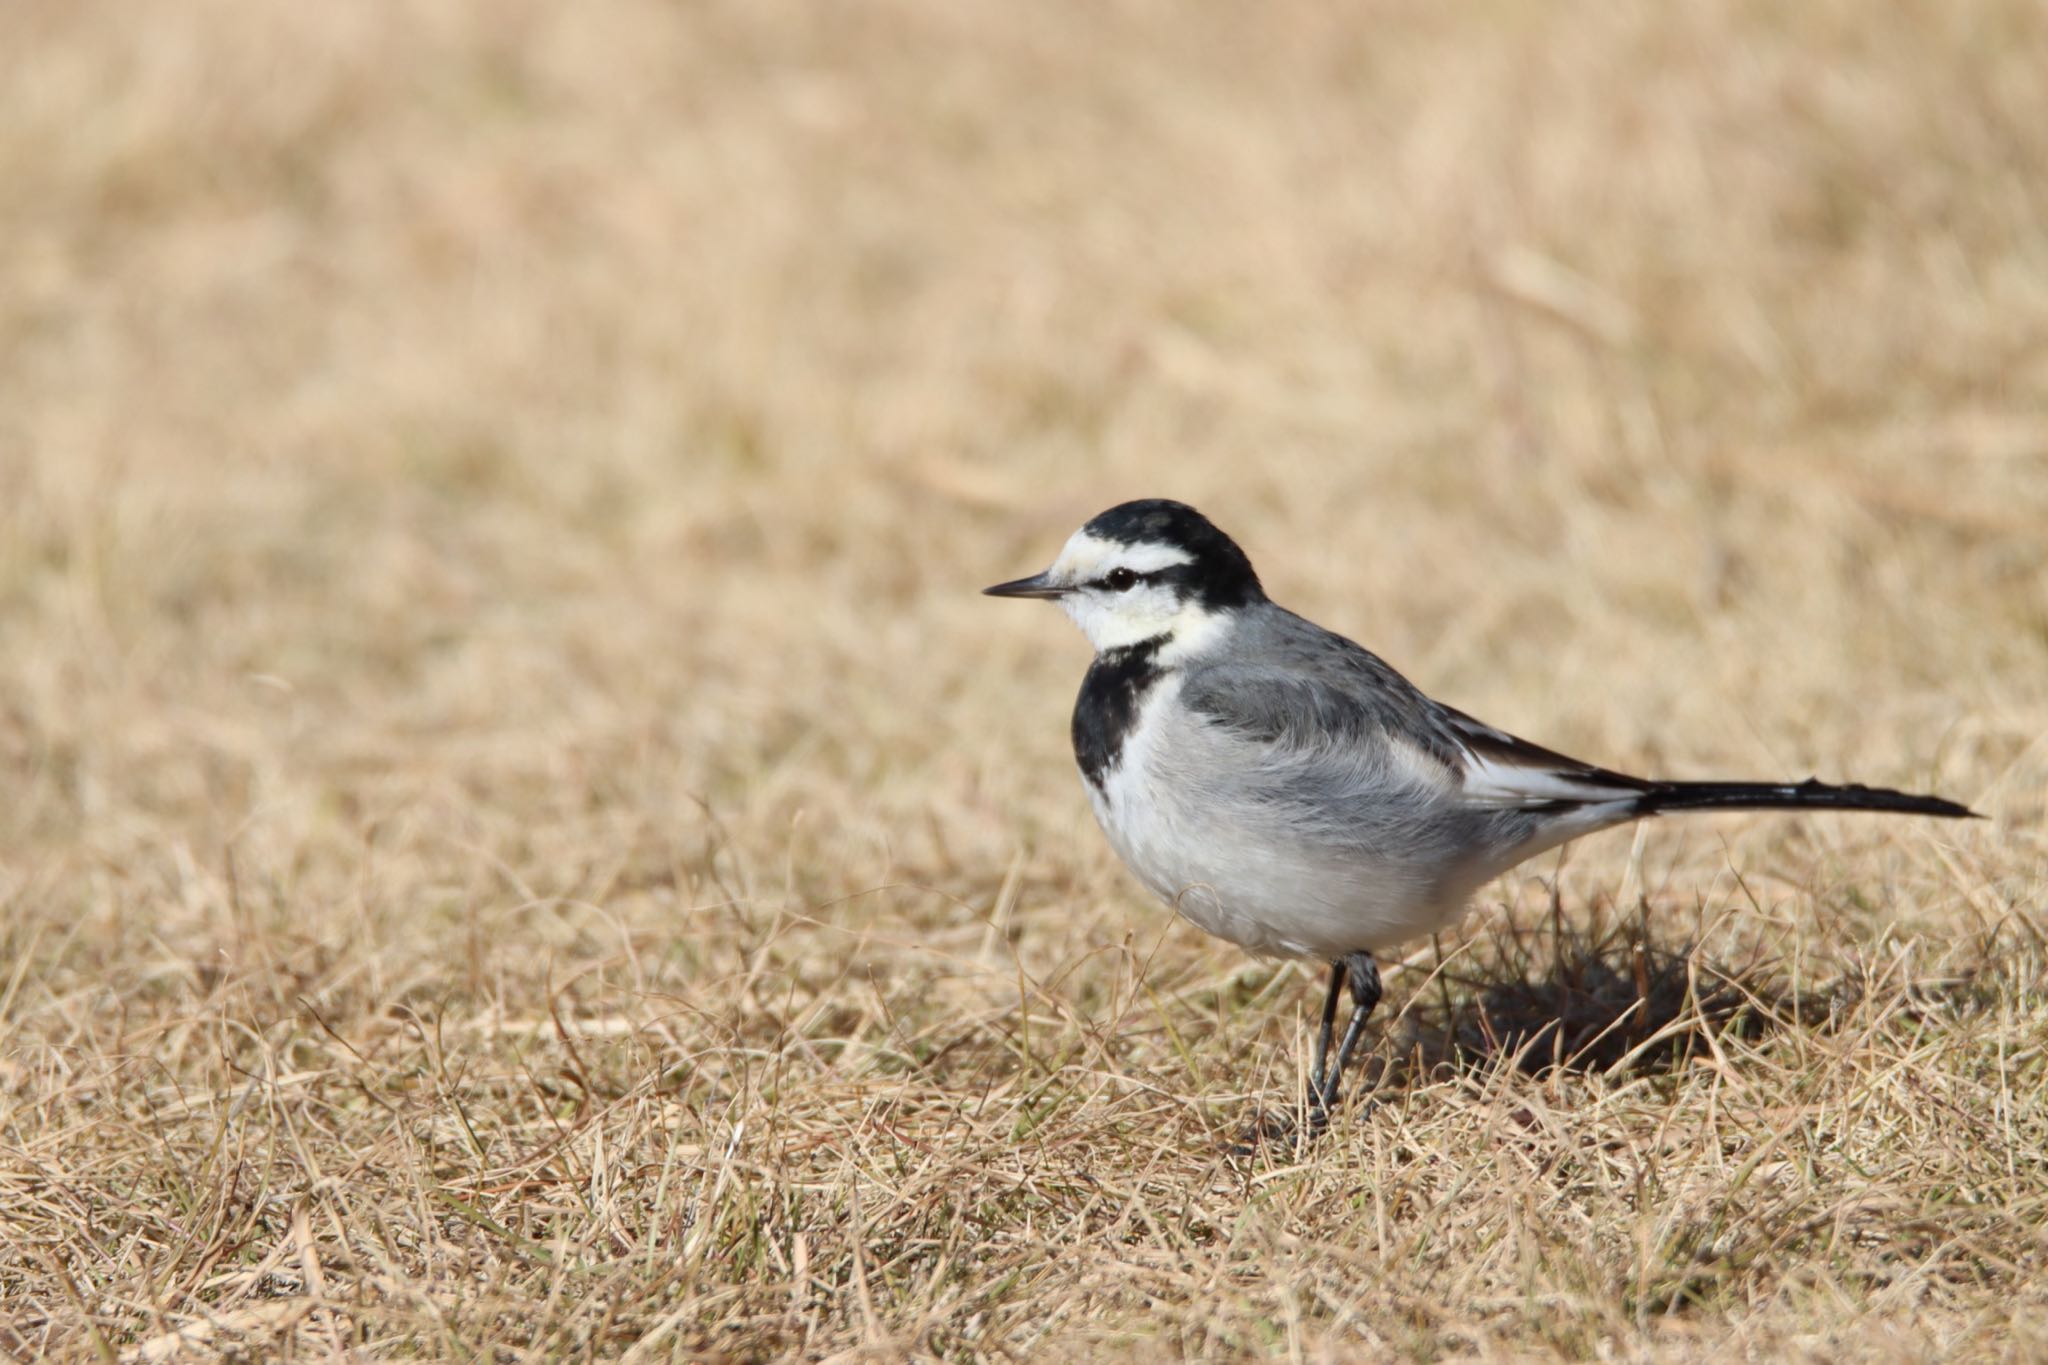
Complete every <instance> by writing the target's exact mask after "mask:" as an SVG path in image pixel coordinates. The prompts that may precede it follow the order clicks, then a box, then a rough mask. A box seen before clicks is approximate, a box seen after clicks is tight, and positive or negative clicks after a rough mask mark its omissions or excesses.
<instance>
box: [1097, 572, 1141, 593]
mask: <svg viewBox="0 0 2048 1365" xmlns="http://www.w3.org/2000/svg"><path fill="white" fill-rule="evenodd" d="M1102 581H1103V582H1104V583H1107V584H1108V585H1109V587H1110V589H1111V590H1112V591H1114V592H1129V591H1130V590H1131V589H1132V588H1135V587H1137V586H1138V575H1137V572H1136V571H1135V570H1132V569H1111V570H1110V571H1109V573H1108V574H1107V575H1105V576H1104V578H1103V580H1102Z"/></svg>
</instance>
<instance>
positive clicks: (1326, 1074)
mask: <svg viewBox="0 0 2048 1365" xmlns="http://www.w3.org/2000/svg"><path fill="white" fill-rule="evenodd" d="M1340 980H1341V981H1348V982H1349V983H1350V985H1351V1022H1350V1023H1348V1024H1346V1025H1345V1026H1344V1041H1343V1042H1341V1043H1339V1044H1338V1045H1337V1055H1336V1057H1334V1058H1332V1059H1331V1061H1330V1065H1329V1068H1328V1070H1327V1071H1325V1070H1324V1069H1323V1068H1322V1067H1320V1066H1318V1067H1317V1072H1318V1073H1319V1074H1318V1076H1317V1092H1316V1095H1315V1098H1314V1102H1313V1103H1312V1105H1311V1106H1310V1116H1311V1117H1312V1118H1313V1119H1315V1120H1316V1121H1317V1123H1318V1126H1320V1124H1322V1123H1326V1122H1328V1121H1329V1113H1330V1110H1331V1109H1333V1108H1335V1107H1336V1104H1337V1083H1338V1082H1339V1081H1341V1080H1342V1079H1343V1078H1344V1068H1345V1067H1347V1066H1349V1065H1351V1054H1353V1053H1354V1052H1356V1051H1358V1040H1359V1039H1360V1038H1362V1037H1364V1036H1365V1021H1366V1020H1368V1019H1370V1018H1371V1017H1372V1011H1373V1007H1374V1006H1375V1005H1377V1004H1379V1003H1380V964H1379V963H1378V962H1376V961H1374V960H1373V955H1372V954H1371V953H1367V952H1357V953H1352V954H1351V955H1350V956H1348V957H1346V958H1345V959H1344V960H1343V961H1342V962H1340V963H1338V964H1337V974H1336V975H1335V976H1333V977H1332V978H1331V981H1330V998H1329V1001H1328V1003H1327V1004H1326V1005H1325V1006H1324V1008H1323V1017H1324V1019H1325V1020H1329V1019H1331V1018H1332V1017H1333V1016H1334V1015H1335V1014H1336V1011H1337V986H1338V983H1339V981H1340ZM1318 1051H1320V1049H1318Z"/></svg>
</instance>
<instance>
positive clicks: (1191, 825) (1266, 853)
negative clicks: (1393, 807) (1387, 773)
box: [1088, 675, 1470, 959]
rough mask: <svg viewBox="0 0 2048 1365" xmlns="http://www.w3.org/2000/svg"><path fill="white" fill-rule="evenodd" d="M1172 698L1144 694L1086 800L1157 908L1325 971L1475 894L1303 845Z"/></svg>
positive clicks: (1421, 926) (1166, 681)
mask: <svg viewBox="0 0 2048 1365" xmlns="http://www.w3.org/2000/svg"><path fill="white" fill-rule="evenodd" d="M1179 690H1180V679H1179V678H1178V677H1177V676H1175V675H1168V676H1167V677H1165V678H1163V679H1161V680H1160V681H1159V683H1158V684H1156V685H1155V686H1154V687H1153V689H1152V690H1151V692H1150V693H1149V694H1148V695H1147V696H1146V698H1145V700H1144V702H1143V704H1142V705H1141V708H1140V711H1139V715H1138V719H1137V723H1136V724H1135V725H1134V726H1133V727H1132V729H1131V732H1130V734H1129V735H1128V736H1127V737H1126V738H1125V740H1124V744H1123V748H1122V751H1121V752H1120V754H1119V755H1118V761H1117V762H1116V763H1115V764H1114V765H1113V766H1112V767H1111V768H1110V769H1109V771H1108V772H1107V773H1106V774H1105V778H1104V783H1103V787H1102V789H1101V790H1097V789H1096V788H1095V787H1094V786H1092V785H1090V786H1089V788H1088V794H1089V797H1090V799H1091V800H1092V802H1093V803H1094V807H1095V818H1096V819H1097V820H1098V821H1099V822H1100V823H1101V825H1102V829H1103V832H1104V833H1105V834H1107V835H1108V836H1109V842H1110V845H1111V847H1113V848H1114V849H1115V850H1116V852H1117V855H1118V856H1119V857H1120V858H1122V859H1123V860H1124V863H1125V865H1127V866H1128V867H1129V868H1130V869H1131V871H1132V872H1134V873H1136V874H1137V876H1138V879H1139V880H1140V881H1142V882H1143V883H1144V884H1145V885H1146V886H1147V887H1149V888H1151V890H1152V891H1153V893H1154V894H1156V895H1157V896H1158V897H1159V898H1160V899H1161V900H1163V901H1165V902H1166V903H1167V904H1168V905H1170V906H1172V907H1173V908H1174V909H1175V910H1177V911H1179V912H1180V913H1181V914H1182V915H1184V916H1186V917H1187V918H1188V919H1189V920H1190V921H1191V922H1192V923H1194V924H1195V925H1196V926H1197V927H1199V928H1201V929H1204V930H1206V931H1208V932H1209V933H1212V934H1215V935H1216V936H1217V937H1219V938H1223V939H1227V940H1229V941H1230V942H1232V943H1236V944H1239V945H1241V946H1242V947H1245V948H1247V949H1250V950H1251V951H1252V952H1255V953H1259V954H1263V955H1269V956H1276V957H1318V958H1324V959H1334V958H1338V957H1342V956H1344V955H1345V954H1347V953H1353V952H1357V951H1359V950H1361V949H1374V948H1381V947H1386V946H1391V945H1392V944H1395V943H1400V942H1403V941H1405V940H1408V939H1413V938H1417V937H1420V936H1422V935H1426V934H1429V933H1432V932H1435V931H1436V930H1438V929H1440V928H1442V927H1443V926H1444V925H1445V924H1446V923H1448V922H1449V921H1451V920H1453V919H1455V918H1456V917H1457V915H1458V914H1459V912H1460V911H1461V910H1462V908H1463V903H1464V899H1465V894H1466V892H1467V891H1469V889H1470V888H1469V887H1467V886H1462V885H1461V886H1456V887H1452V888H1451V889H1450V891H1449V893H1448V894H1447V892H1446V888H1445V879H1444V878H1443V877H1442V876H1441V875H1440V873H1441V869H1440V868H1437V867H1433V866H1417V865H1415V864H1414V863H1412V862H1410V861H1408V860H1404V859H1403V858H1401V857H1398V856H1390V855H1389V853H1388V852H1387V851H1383V850H1378V849H1375V848H1373V847H1372V846H1370V845H1369V844H1357V845H1348V844H1346V843H1345V841H1344V840H1343V839H1342V838H1341V837H1340V838H1336V839H1333V838H1331V837H1330V835H1329V833H1328V832H1327V831H1325V832H1324V834H1323V835H1322V837H1320V838H1311V837H1305V836H1303V835H1302V834H1301V832H1300V831H1299V829H1298V828H1297V827H1294V826H1291V825H1290V824H1289V822H1288V819H1287V817H1286V816H1284V815H1281V814H1276V813H1275V812H1274V811H1273V810H1272V809H1271V808H1270V807H1269V806H1266V805H1264V804H1262V803H1260V802H1258V801H1256V800H1253V799H1250V798H1249V797H1248V796H1247V784H1246V783H1245V782H1244V781H1243V780H1242V779H1243V774H1242V773H1241V772H1239V771H1233V770H1232V765H1231V764H1230V762H1229V761H1228V760H1229V758H1230V755H1228V754H1227V753H1221V752H1217V751H1216V750H1215V749H1214V748H1213V747H1211V746H1210V745H1208V744H1206V743H1205V742H1204V737H1203V732H1202V727H1201V724H1200V722H1198V721H1195V720H1192V719H1191V718H1189V717H1188V716H1187V714H1186V713H1185V712H1175V711H1174V710H1173V709H1172V708H1173V707H1174V702H1175V698H1176V696H1177V694H1178V692H1179ZM1453 880H1455V879H1453Z"/></svg>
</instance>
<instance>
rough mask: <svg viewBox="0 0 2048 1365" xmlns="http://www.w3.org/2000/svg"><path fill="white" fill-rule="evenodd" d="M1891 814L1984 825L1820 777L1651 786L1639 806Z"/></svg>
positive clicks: (1937, 802) (1904, 796)
mask: <svg viewBox="0 0 2048 1365" xmlns="http://www.w3.org/2000/svg"><path fill="white" fill-rule="evenodd" d="M1788 808H1797V809H1804V810H1888V811H1898V812H1901V813H1904V814H1908V815H1939V816H1941V817H1943V818H1945V819H1950V820H1965V819H1967V820H1981V819H1983V817H1982V816H1980V815H1978V814H1977V812H1975V811H1973V810H1971V809H1970V808H1969V807H1968V806H1962V805H1958V804H1957V803H1955V802H1954V801H1947V800H1944V799H1942V798H1941V797H1939V796H1916V795H1914V794H1913V793H1911V792H1897V791H1892V790H1891V789H1890V788H1888V787H1866V786H1864V785H1862V784H1861V783H1855V782H1852V783H1849V784H1847V785H1844V786H1839V787H1837V786H1833V785H1831V784H1829V783H1826V782H1823V781H1821V780H1820V779H1819V778H1817V777H1809V778H1807V779H1806V780H1805V781H1804V782H1652V783H1650V784H1649V790H1647V791H1645V792H1644V793H1643V794H1642V796H1641V797H1640V798H1639V799H1638V800H1637V802H1636V811H1637V813H1638V814H1641V815H1655V814H1656V813H1657V812H1659V811H1666V810H1785V809H1788Z"/></svg>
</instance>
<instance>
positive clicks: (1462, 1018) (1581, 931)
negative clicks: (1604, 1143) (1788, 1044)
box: [1369, 910, 1966, 1085]
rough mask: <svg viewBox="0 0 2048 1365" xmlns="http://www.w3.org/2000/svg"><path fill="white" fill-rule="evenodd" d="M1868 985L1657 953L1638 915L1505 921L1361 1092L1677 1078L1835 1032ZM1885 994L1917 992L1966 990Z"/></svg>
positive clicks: (1443, 979) (1399, 1033)
mask: <svg viewBox="0 0 2048 1365" xmlns="http://www.w3.org/2000/svg"><path fill="white" fill-rule="evenodd" d="M1839 965H1840V964H1838V966H1839ZM1795 980H1796V981H1797V984H1794V983H1795ZM1874 984H1875V983H1874V982H1873V981H1872V979H1871V977H1870V975H1869V973H1868V972H1866V971H1858V970H1856V969H1855V968H1853V967H1849V968H1847V969H1846V970H1838V971H1836V972H1833V973H1831V974H1830V979H1828V980H1825V981H1821V982H1815V981H1814V979H1813V978H1812V976H1811V975H1810V974H1807V973H1802V974H1795V973H1793V972H1791V971H1789V970H1788V969H1787V967H1786V965H1785V963H1784V962H1783V961H1782V960H1781V959H1777V958H1774V957H1772V956H1770V955H1769V954H1768V953H1767V952H1766V951H1765V950H1763V949H1761V948H1759V949H1755V950H1752V951H1751V952H1750V953H1749V955H1748V956H1747V957H1744V958H1742V959H1740V960H1727V959H1723V958H1716V957H1714V956H1712V955H1710V954H1709V953H1708V952H1707V951H1706V950H1705V949H1704V948H1703V946H1702V944H1701V943H1700V942H1699V941H1697V940H1677V941H1670V942H1659V941H1658V940H1657V939H1656V937H1655V936H1654V935H1653V934H1652V932H1651V930H1650V927H1649V916H1648V913H1647V911H1646V910H1644V911H1643V912H1641V913H1638V914H1634V915H1626V916H1623V917H1620V918H1619V919H1618V920H1609V922H1608V924H1607V926H1606V927H1604V928H1598V927H1596V928H1590V929H1588V928H1580V927H1574V926H1572V925H1570V924H1568V923H1566V922H1565V921H1564V919H1563V917H1562V916H1561V915H1556V914H1553V915H1552V916H1551V917H1550V921H1549V923H1548V925H1546V926H1542V927H1530V926H1528V925H1526V924H1521V925H1517V924H1513V923H1506V922H1503V923H1502V924H1501V925H1499V926H1498V927H1497V928H1496V929H1495V930H1493V931H1492V932H1491V935H1490V938H1489V940H1488V941H1487V942H1484V943H1481V944H1476V945H1472V950H1468V951H1465V952H1461V953H1459V954H1457V955H1456V956H1454V957H1452V958H1451V959H1450V960H1449V961H1447V962H1445V963H1444V964H1443V965H1442V966H1440V967H1438V968H1437V969H1436V970H1435V971H1433V972H1432V973H1431V974H1430V976H1429V978H1428V980H1427V981H1426V982H1425V984H1424V985H1422V986H1421V987H1419V988H1418V990H1417V992H1416V994H1415V995H1414V997H1413V998H1412V999H1410V1000H1409V1001H1408V1003H1407V1006H1406V1008H1405V1009H1403V1011H1402V1013H1401V1016H1400V1018H1399V1021H1398V1022H1397V1023H1395V1024H1394V1026H1393V1027H1392V1028H1391V1029H1390V1030H1389V1032H1388V1034H1387V1036H1386V1038H1385V1041H1384V1042H1383V1044H1382V1046H1381V1048H1380V1049H1378V1050H1377V1054H1376V1064H1375V1065H1373V1067H1372V1072H1373V1073H1374V1074H1371V1075H1370V1076H1369V1080H1370V1081H1371V1082H1372V1083H1374V1084H1376V1085H1385V1084H1402V1083H1414V1082H1416V1081H1419V1080H1423V1079H1426V1078H1429V1077H1437V1076H1445V1075H1452V1074H1458V1073H1469V1072H1471V1071H1474V1070H1482V1069H1489V1068H1493V1067H1497V1066H1499V1065H1501V1064H1503V1062H1505V1063H1507V1064H1510V1065H1513V1066H1514V1067H1516V1068H1517V1069H1519V1070H1521V1071H1523V1072H1526V1073H1528V1074H1531V1075H1543V1074H1547V1073H1550V1072H1554V1071H1558V1070H1565V1071H1572V1072H1579V1073H1585V1074H1608V1075H1640V1074H1646V1073H1658V1072H1674V1071H1678V1070H1681V1069H1683V1068H1684V1067H1686V1066H1687V1065H1689V1064H1690V1063H1691V1061H1692V1060H1693V1059H1694V1058H1696V1057H1699V1056H1707V1055H1712V1054H1713V1052H1714V1051H1715V1050H1716V1049H1717V1048H1718V1047H1719V1045H1720V1044H1722V1043H1723V1042H1725V1041H1727V1040H1731V1039H1740V1040H1744V1041H1755V1040H1758V1039H1761V1038H1763V1037H1764V1036H1766V1035H1767V1034H1769V1033H1771V1032H1772V1031H1774V1030H1780V1029H1785V1028H1808V1029H1816V1030H1820V1031H1825V1032H1831V1031H1834V1030H1835V1029H1838V1028H1840V1027H1841V1026H1842V1025H1843V1024H1844V1023H1845V1021H1847V1020H1848V1019H1849V1018H1851V1017H1852V1016H1854V1015H1856V1014H1857V1013H1859V1012H1860V1010H1861V1007H1862V1006H1863V1005H1864V1004H1865V1003H1866V1002H1867V1001H1868V1000H1869V999H1870V998H1871V995H1872V988H1873V986H1874ZM1893 984H1894V986H1895V987H1896V988H1899V989H1905V990H1908V991H1910V992H1912V993H1914V994H1928V993H1931V994H1939V995H1950V994H1953V993H1954V992H1955V990H1956V989H1958V988H1966V983H1962V982H1946V983H1940V984H1936V983H1918V984H1915V985H1910V986H1903V985H1900V983H1893ZM1950 1003H1951V1004H1957V1003H1961V1002H1960V1001H1951V1002H1950Z"/></svg>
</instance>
